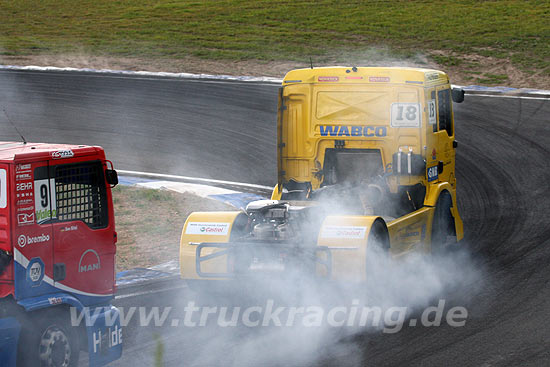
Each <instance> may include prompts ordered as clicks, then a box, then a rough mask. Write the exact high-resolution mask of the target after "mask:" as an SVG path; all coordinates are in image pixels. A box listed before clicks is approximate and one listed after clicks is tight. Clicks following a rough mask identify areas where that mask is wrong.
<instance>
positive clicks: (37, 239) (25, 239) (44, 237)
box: [17, 233, 50, 247]
mask: <svg viewBox="0 0 550 367" xmlns="http://www.w3.org/2000/svg"><path fill="white" fill-rule="evenodd" d="M49 240H50V235H49V234H44V233H42V234H41V235H40V236H34V237H31V236H26V235H24V234H22V235H20V236H19V237H17V244H18V245H19V247H25V246H26V245H32V244H33V243H42V242H48V241H49Z"/></svg>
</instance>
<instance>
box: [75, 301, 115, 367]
mask: <svg viewBox="0 0 550 367" xmlns="http://www.w3.org/2000/svg"><path fill="white" fill-rule="evenodd" d="M84 312H85V314H84V315H85V316H84V319H83V322H85V323H86V334H87V336H88V355H89V363H90V366H104V365H106V364H108V363H110V362H112V361H114V360H116V359H119V358H120V357H121V355H122V326H121V324H120V313H119V311H118V309H117V308H116V307H113V306H106V307H97V308H89V309H88V308H85V309H84ZM86 312H88V314H86Z"/></svg>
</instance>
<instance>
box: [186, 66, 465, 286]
mask: <svg viewBox="0 0 550 367" xmlns="http://www.w3.org/2000/svg"><path fill="white" fill-rule="evenodd" d="M463 100H464V92H463V91H462V90H461V89H458V88H454V89H453V88H451V85H450V82H449V78H448V76H447V75H446V74H445V73H443V72H441V71H437V70H428V69H418V68H398V67H395V68H393V67H392V68H389V67H327V68H314V69H300V70H293V71H290V72H289V73H288V74H287V75H286V76H285V78H284V80H283V83H282V87H281V88H280V93H279V107H278V119H277V135H278V141H277V158H278V183H277V185H276V186H275V188H274V190H273V193H272V196H271V200H268V201H265V202H259V203H251V204H249V207H247V209H246V210H245V211H244V212H237V211H236V212H217V213H193V214H191V215H190V216H189V218H188V220H187V222H186V223H185V225H184V228H183V232H182V238H181V251H180V260H181V269H182V270H181V271H182V276H183V277H184V278H187V279H192V278H200V277H211V278H223V277H226V276H229V277H232V276H235V273H240V274H243V273H246V274H248V273H251V272H254V271H255V270H257V269H286V268H288V267H290V266H305V267H308V266H309V267H310V268H312V269H316V270H315V271H316V273H317V274H318V275H322V276H326V277H328V278H331V279H350V280H364V279H365V277H366V274H367V273H368V270H369V269H368V268H369V266H368V265H367V264H368V262H367V261H366V260H365V259H366V257H367V256H368V251H367V250H368V249H369V248H370V247H372V246H377V247H380V248H384V249H387V250H388V252H389V253H391V254H392V255H393V256H394V257H395V256H399V255H402V254H405V253H407V252H410V251H423V252H430V251H435V250H436V249H440V248H442V247H443V245H444V244H446V243H448V242H450V241H453V242H456V241H459V240H461V239H462V237H463V225H462V220H461V218H460V215H459V213H458V209H457V201H456V200H457V199H456V177H455V149H456V147H457V143H456V141H455V133H454V117H453V109H452V102H453V101H454V102H458V103H460V102H462V101H463ZM312 213H316V214H312ZM319 213H322V215H319ZM306 218H307V219H306ZM312 218H316V219H312ZM216 231H218V232H216ZM306 232H307V233H308V234H309V235H307V236H306V235H304V233H306ZM304 236H305V237H304ZM260 248H261V249H262V250H258V249H260ZM296 248H300V251H298V252H296V250H295V249H296ZM266 249H269V250H266ZM289 249H293V250H289ZM273 252H274V253H275V255H274V256H272V255H269V253H273ZM293 257H299V258H301V259H304V258H308V259H311V258H314V259H315V261H314V263H315V264H309V265H304V262H303V261H298V263H300V264H301V265H300V264H298V265H296V264H292V260H288V259H292V258H293ZM282 258H284V259H285V260H284V261H283V260H281V259H282ZM243 259H245V260H243ZM277 262H283V264H282V265H281V264H279V266H275V265H277V264H275V265H274V263H277ZM266 264H267V265H266ZM283 271H284V270H283Z"/></svg>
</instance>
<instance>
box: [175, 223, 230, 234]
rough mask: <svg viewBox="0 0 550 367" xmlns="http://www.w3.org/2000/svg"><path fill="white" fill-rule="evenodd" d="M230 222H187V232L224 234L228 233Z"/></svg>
mask: <svg viewBox="0 0 550 367" xmlns="http://www.w3.org/2000/svg"><path fill="white" fill-rule="evenodd" d="M229 225H230V223H207V222H205V223H202V222H189V223H187V229H186V230H185V233H187V234H204V235H210V236H225V235H227V233H229Z"/></svg>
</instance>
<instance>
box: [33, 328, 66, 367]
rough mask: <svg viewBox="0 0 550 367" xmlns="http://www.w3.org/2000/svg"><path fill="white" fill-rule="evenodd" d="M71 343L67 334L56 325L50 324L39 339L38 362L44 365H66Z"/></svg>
mask: <svg viewBox="0 0 550 367" xmlns="http://www.w3.org/2000/svg"><path fill="white" fill-rule="evenodd" d="M70 361H71V344H70V342H69V339H68V338H67V335H65V333H64V332H63V330H61V329H59V328H58V327H57V326H50V327H49V328H48V329H47V330H46V331H45V332H44V334H42V338H41V340H40V364H41V365H42V366H45V367H68V366H69V364H70Z"/></svg>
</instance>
